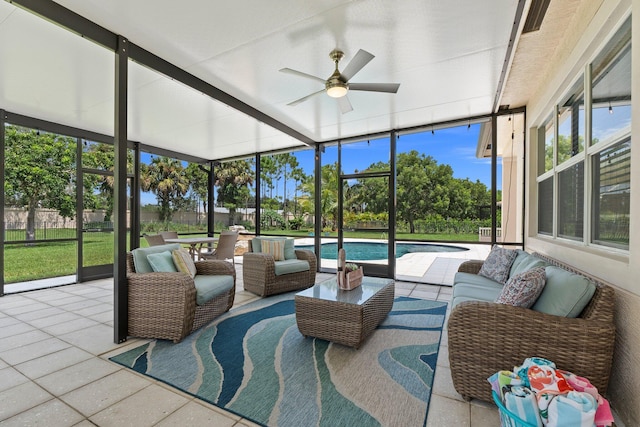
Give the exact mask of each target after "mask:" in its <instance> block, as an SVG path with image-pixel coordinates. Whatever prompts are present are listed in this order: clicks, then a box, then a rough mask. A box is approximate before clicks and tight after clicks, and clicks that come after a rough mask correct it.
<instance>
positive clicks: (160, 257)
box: [147, 251, 178, 273]
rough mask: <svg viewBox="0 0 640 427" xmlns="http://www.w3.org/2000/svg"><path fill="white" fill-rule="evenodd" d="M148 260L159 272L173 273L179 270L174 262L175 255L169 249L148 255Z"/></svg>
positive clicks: (154, 269)
mask: <svg viewBox="0 0 640 427" xmlns="http://www.w3.org/2000/svg"><path fill="white" fill-rule="evenodd" d="M147 261H149V264H150V265H151V268H152V269H153V271H155V272H158V273H172V272H177V271H178V269H177V268H176V265H175V264H174V263H173V256H172V255H171V252H169V251H164V252H159V253H157V254H149V255H147Z"/></svg>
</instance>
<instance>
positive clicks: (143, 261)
mask: <svg viewBox="0 0 640 427" xmlns="http://www.w3.org/2000/svg"><path fill="white" fill-rule="evenodd" d="M179 248H180V245H179V244H178V243H172V244H169V245H158V246H151V247H149V248H137V249H134V250H132V251H131V254H132V255H133V266H134V268H135V269H136V273H152V272H153V268H151V264H149V261H148V260H147V256H148V255H149V254H157V253H160V252H164V251H169V252H170V251H172V250H174V249H179Z"/></svg>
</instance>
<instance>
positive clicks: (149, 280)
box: [127, 252, 236, 342]
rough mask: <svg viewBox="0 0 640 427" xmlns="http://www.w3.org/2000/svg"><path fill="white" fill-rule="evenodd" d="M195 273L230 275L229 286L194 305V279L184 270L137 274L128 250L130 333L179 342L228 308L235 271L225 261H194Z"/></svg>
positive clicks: (230, 304)
mask: <svg viewBox="0 0 640 427" xmlns="http://www.w3.org/2000/svg"><path fill="white" fill-rule="evenodd" d="M195 265H196V269H197V275H231V276H233V286H232V287H231V289H230V290H229V291H227V292H225V293H223V294H221V295H219V296H217V297H214V298H213V299H211V300H210V301H208V302H207V303H206V304H203V305H197V304H196V288H195V285H194V281H193V279H192V278H191V277H190V276H188V275H187V274H184V273H136V271H135V266H134V263H133V255H132V253H131V252H129V253H127V283H128V288H129V331H128V333H129V335H131V336H135V337H143V338H159V339H167V340H172V341H173V342H180V341H182V339H183V338H184V337H186V336H187V335H189V334H190V333H191V332H193V331H195V330H196V329H199V328H200V327H202V326H204V325H205V324H206V323H208V322H210V321H211V320H213V319H214V318H216V317H217V316H219V315H221V314H223V313H225V312H226V311H228V310H229V309H230V308H231V306H232V305H233V300H234V297H235V283H236V270H235V268H234V267H233V265H231V264H230V263H228V262H226V261H216V260H207V261H197V262H196V263H195Z"/></svg>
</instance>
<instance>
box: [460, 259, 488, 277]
mask: <svg viewBox="0 0 640 427" xmlns="http://www.w3.org/2000/svg"><path fill="white" fill-rule="evenodd" d="M482 264H484V261H482V260H479V259H471V260H468V261H465V262H463V263H462V264H460V266H459V267H458V272H460V273H471V274H478V272H479V271H480V269H481V268H482Z"/></svg>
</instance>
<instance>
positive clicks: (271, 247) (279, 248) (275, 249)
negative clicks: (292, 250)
mask: <svg viewBox="0 0 640 427" xmlns="http://www.w3.org/2000/svg"><path fill="white" fill-rule="evenodd" d="M284 245H285V241H284V239H283V240H263V241H262V253H263V254H269V255H273V260H274V261H282V260H284Z"/></svg>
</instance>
